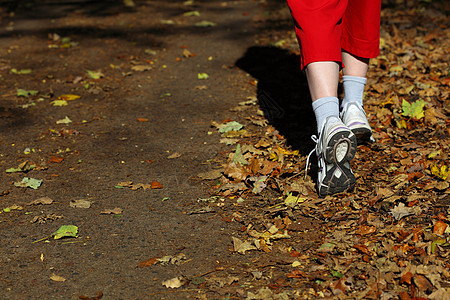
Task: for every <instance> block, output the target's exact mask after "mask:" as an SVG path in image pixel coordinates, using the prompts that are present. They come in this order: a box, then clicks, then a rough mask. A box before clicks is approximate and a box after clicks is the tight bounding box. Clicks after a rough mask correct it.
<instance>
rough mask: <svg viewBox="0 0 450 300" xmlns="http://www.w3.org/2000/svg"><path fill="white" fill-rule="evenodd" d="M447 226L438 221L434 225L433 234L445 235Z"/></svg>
mask: <svg viewBox="0 0 450 300" xmlns="http://www.w3.org/2000/svg"><path fill="white" fill-rule="evenodd" d="M447 226H448V225H447V224H446V223H445V222H443V221H441V220H438V221H437V222H436V224H434V227H433V233H434V234H439V235H443V234H444V232H445V229H446V228H447Z"/></svg>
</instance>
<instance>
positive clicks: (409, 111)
mask: <svg viewBox="0 0 450 300" xmlns="http://www.w3.org/2000/svg"><path fill="white" fill-rule="evenodd" d="M425 104H426V102H425V101H424V100H418V101H415V102H413V103H409V102H408V101H406V100H405V99H403V102H402V110H403V111H402V115H403V116H405V117H410V118H412V119H417V120H420V119H422V118H423V117H424V116H425V112H424V110H423V108H424V106H425Z"/></svg>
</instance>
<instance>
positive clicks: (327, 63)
mask: <svg viewBox="0 0 450 300" xmlns="http://www.w3.org/2000/svg"><path fill="white" fill-rule="evenodd" d="M287 2H288V5H289V8H290V9H291V13H292V17H293V18H294V22H295V33H296V35H297V38H298V41H299V45H300V50H301V51H300V53H301V68H302V69H304V70H305V73H306V77H307V80H308V86H309V90H310V94H311V98H312V101H313V103H312V106H313V109H314V113H315V115H316V121H317V130H318V132H319V136H318V138H317V137H315V136H313V140H314V141H315V142H316V143H317V144H316V148H315V152H316V154H317V158H318V167H319V172H318V176H317V189H318V192H319V195H321V196H324V195H329V194H335V193H339V192H342V191H344V190H346V189H348V188H350V187H352V186H353V185H354V183H355V176H354V175H353V172H352V171H351V169H350V164H349V161H350V160H351V159H352V158H353V157H354V155H355V153H356V138H355V135H354V134H353V133H352V131H351V130H350V129H349V128H348V127H347V126H345V125H344V124H343V123H342V121H341V119H340V118H339V100H338V98H337V88H338V82H339V68H340V66H341V63H342V54H341V45H340V40H341V31H342V28H341V27H342V16H343V14H344V12H345V8H346V6H347V0H316V1H310V0H287ZM308 161H309V156H308ZM307 165H308V162H307Z"/></svg>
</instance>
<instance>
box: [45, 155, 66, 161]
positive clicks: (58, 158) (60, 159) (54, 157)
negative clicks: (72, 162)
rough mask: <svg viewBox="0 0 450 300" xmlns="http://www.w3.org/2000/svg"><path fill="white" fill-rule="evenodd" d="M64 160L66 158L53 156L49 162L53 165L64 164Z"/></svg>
mask: <svg viewBox="0 0 450 300" xmlns="http://www.w3.org/2000/svg"><path fill="white" fill-rule="evenodd" d="M63 160H64V158H63V157H58V156H53V155H52V156H51V157H50V160H49V161H48V162H51V163H60V162H62V161H63Z"/></svg>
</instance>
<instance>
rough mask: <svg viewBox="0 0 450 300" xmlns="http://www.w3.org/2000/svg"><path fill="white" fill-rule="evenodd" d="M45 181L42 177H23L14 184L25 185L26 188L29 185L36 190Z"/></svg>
mask: <svg viewBox="0 0 450 300" xmlns="http://www.w3.org/2000/svg"><path fill="white" fill-rule="evenodd" d="M43 181H44V180H42V179H34V178H28V177H24V178H23V179H22V181H20V182H14V185H15V186H17V187H25V188H27V187H29V188H32V189H34V190H36V189H38V188H39V187H40V186H41V184H42V182H43Z"/></svg>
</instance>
